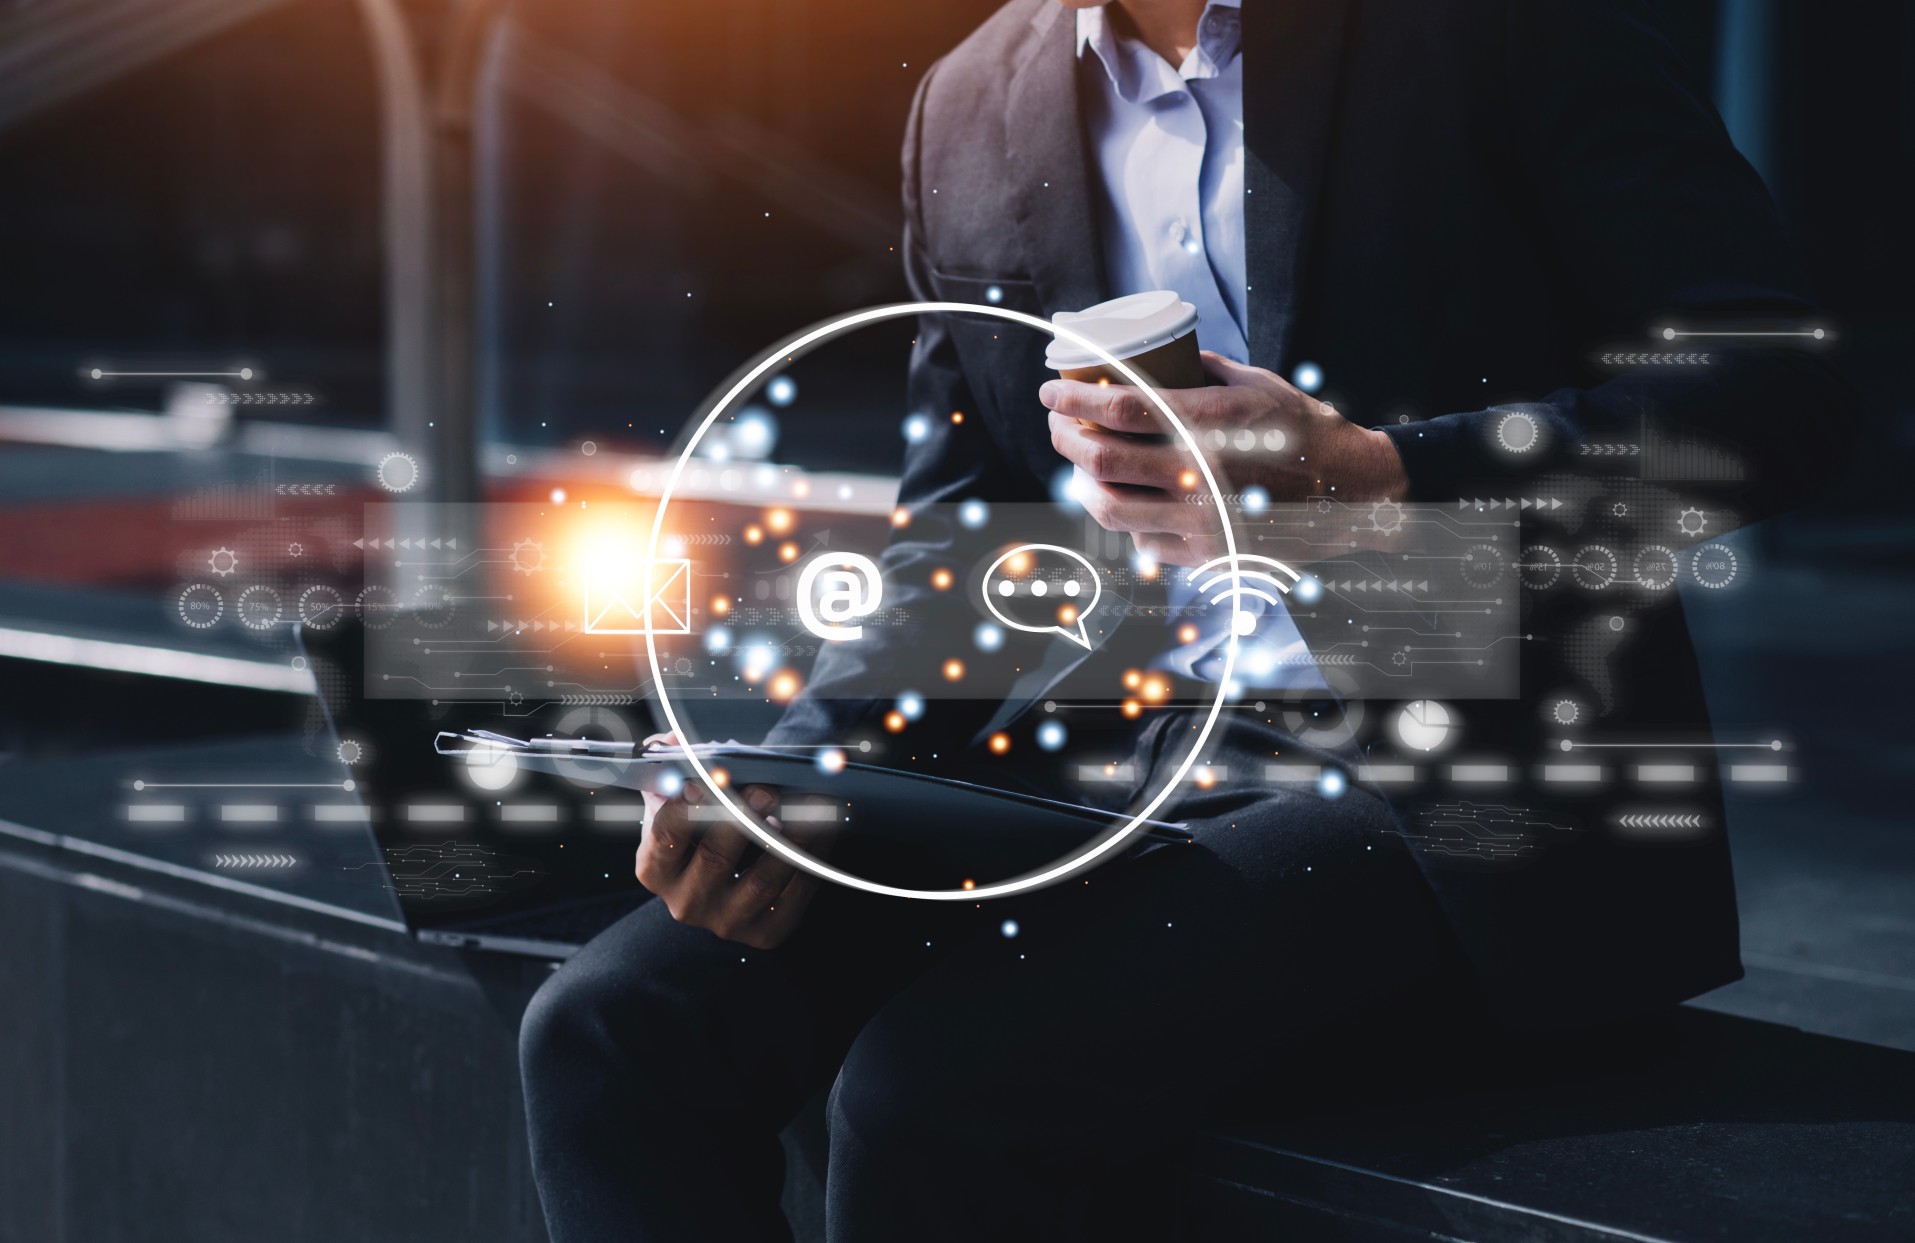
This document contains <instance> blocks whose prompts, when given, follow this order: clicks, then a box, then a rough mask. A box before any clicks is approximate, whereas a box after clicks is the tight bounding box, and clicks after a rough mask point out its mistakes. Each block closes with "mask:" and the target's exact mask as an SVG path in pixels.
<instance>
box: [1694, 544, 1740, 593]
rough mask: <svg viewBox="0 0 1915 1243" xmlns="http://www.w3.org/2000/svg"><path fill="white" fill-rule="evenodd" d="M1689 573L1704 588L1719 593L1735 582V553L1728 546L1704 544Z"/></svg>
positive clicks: (1696, 554) (1697, 552)
mask: <svg viewBox="0 0 1915 1243" xmlns="http://www.w3.org/2000/svg"><path fill="white" fill-rule="evenodd" d="M1689 573H1690V575H1691V576H1693V577H1694V578H1695V580H1696V582H1698V583H1700V584H1702V585H1703V586H1704V587H1707V588H1709V589H1710V590H1711V591H1719V590H1721V589H1722V588H1724V587H1727V586H1728V585H1729V584H1730V583H1733V582H1734V581H1735V576H1736V559H1735V553H1734V552H1733V551H1731V550H1730V548H1729V546H1728V545H1727V544H1704V545H1703V546H1702V547H1700V548H1698V549H1696V551H1695V553H1694V555H1693V558H1692V559H1691V561H1690V562H1689Z"/></svg>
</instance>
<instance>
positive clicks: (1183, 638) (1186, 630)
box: [1177, 622, 1197, 643]
mask: <svg viewBox="0 0 1915 1243" xmlns="http://www.w3.org/2000/svg"><path fill="white" fill-rule="evenodd" d="M1196 641H1197V627H1196V626H1195V625H1193V624H1191V623H1190V622H1185V623H1184V624H1183V625H1181V626H1179V627H1177V642H1179V643H1195V642H1196Z"/></svg>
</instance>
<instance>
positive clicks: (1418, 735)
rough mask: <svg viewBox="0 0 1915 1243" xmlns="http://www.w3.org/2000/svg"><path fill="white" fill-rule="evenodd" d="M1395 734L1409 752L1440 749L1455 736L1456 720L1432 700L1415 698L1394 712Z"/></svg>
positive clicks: (1447, 710)
mask: <svg viewBox="0 0 1915 1243" xmlns="http://www.w3.org/2000/svg"><path fill="white" fill-rule="evenodd" d="M1396 736H1397V738H1398V739H1399V740H1400V741H1401V742H1402V743H1403V745H1404V746H1406V747H1408V748H1409V749H1410V750H1412V751H1439V750H1441V749H1442V748H1443V747H1445V746H1446V745H1448V744H1449V742H1450V740H1451V739H1453V738H1454V737H1455V736H1456V719H1455V718H1454V717H1453V716H1451V715H1450V710H1449V708H1448V707H1446V706H1445V705H1443V704H1440V703H1437V702H1436V701H1435V700H1434V699H1417V700H1413V701H1411V702H1410V703H1406V704H1404V705H1403V709H1402V711H1400V712H1398V713H1397V714H1396Z"/></svg>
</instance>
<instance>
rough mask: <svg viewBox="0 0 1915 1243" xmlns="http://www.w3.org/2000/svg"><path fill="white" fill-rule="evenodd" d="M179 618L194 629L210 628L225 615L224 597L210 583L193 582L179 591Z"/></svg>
mask: <svg viewBox="0 0 1915 1243" xmlns="http://www.w3.org/2000/svg"><path fill="white" fill-rule="evenodd" d="M179 611H180V620H181V621H183V622H185V623H186V624H187V625H189V626H191V627H192V628H193V629H195V630H211V629H212V628H213V627H214V626H216V625H218V624H219V619H220V618H222V617H224V616H226V597H225V596H223V595H221V594H220V591H219V588H217V587H215V586H213V584H211V583H194V584H193V585H192V586H190V587H188V588H186V589H185V590H183V591H181V592H180V598H179Z"/></svg>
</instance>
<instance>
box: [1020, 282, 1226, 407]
mask: <svg viewBox="0 0 1915 1243" xmlns="http://www.w3.org/2000/svg"><path fill="white" fill-rule="evenodd" d="M1051 322H1052V323H1053V324H1056V325H1057V326H1058V327H1060V328H1069V329H1071V330H1072V331H1073V332H1076V333H1078V334H1080V335H1082V336H1085V337H1088V338H1090V339H1091V340H1092V341H1095V342H1097V344H1099V345H1101V346H1103V347H1104V349H1106V350H1107V351H1109V352H1110V353H1111V354H1112V355H1113V356H1115V357H1117V358H1120V359H1122V360H1123V361H1124V362H1125V363H1128V364H1129V365H1130V366H1131V367H1133V368H1134V369H1136V370H1137V371H1139V372H1141V373H1142V374H1143V376H1144V378H1145V379H1147V380H1149V381H1150V383H1151V385H1152V387H1154V388H1197V387H1200V386H1201V385H1203V384H1205V383H1206V382H1207V380H1206V377H1205V375H1204V366H1203V359H1201V358H1199V357H1198V355H1197V308H1196V307H1194V306H1192V305H1191V304H1190V303H1188V302H1185V301H1184V300H1183V299H1182V298H1180V297H1178V296H1177V294H1176V293H1175V292H1174V291H1173V290H1168V289H1155V290H1152V291H1150V292H1149V293H1134V294H1127V295H1125V296H1124V297H1122V298H1113V299H1111V300H1110V301H1109V302H1100V303H1098V304H1097V305H1096V306H1092V307H1086V308H1085V309H1083V310H1081V311H1059V312H1058V313H1057V314H1055V315H1053V316H1051ZM1044 362H1045V364H1046V365H1047V366H1049V367H1050V368H1051V369H1052V370H1053V371H1055V372H1057V374H1058V375H1060V376H1062V377H1063V378H1064V379H1066V380H1084V381H1088V382H1089V383H1092V384H1095V383H1096V382H1098V381H1099V380H1108V381H1110V382H1111V383H1112V384H1128V383H1129V381H1128V380H1127V379H1125V378H1124V375H1123V373H1122V372H1120V371H1118V370H1116V368H1114V367H1107V366H1105V365H1104V361H1103V360H1102V359H1101V358H1099V357H1098V356H1097V355H1096V354H1095V353H1093V352H1092V351H1090V350H1089V349H1086V348H1085V347H1084V346H1081V345H1079V344H1078V343H1077V342H1075V341H1070V340H1067V339H1065V338H1064V337H1062V336H1056V337H1052V338H1051V344H1050V348H1049V349H1048V350H1046V351H1045V352H1044Z"/></svg>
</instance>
